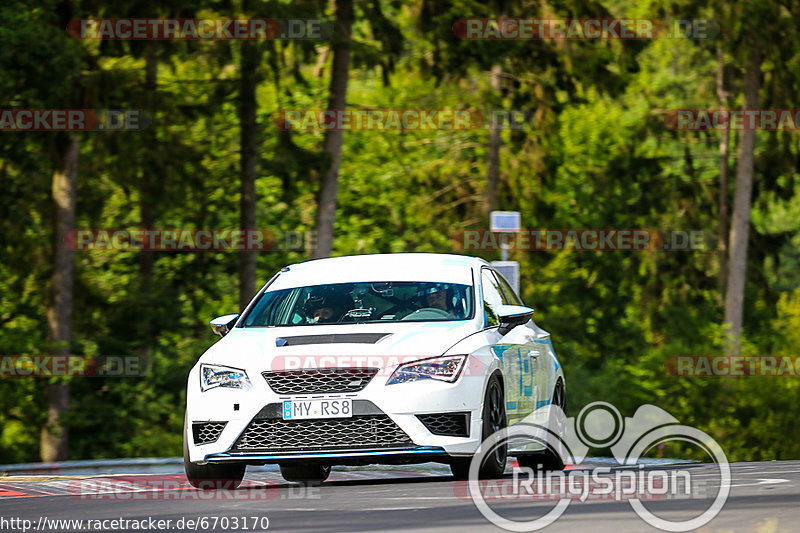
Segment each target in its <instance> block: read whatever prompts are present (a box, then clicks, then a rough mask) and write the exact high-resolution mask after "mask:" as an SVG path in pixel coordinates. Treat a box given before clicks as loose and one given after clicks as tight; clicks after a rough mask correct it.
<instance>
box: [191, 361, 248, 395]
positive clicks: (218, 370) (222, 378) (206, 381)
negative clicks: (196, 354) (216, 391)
mask: <svg viewBox="0 0 800 533" xmlns="http://www.w3.org/2000/svg"><path fill="white" fill-rule="evenodd" d="M251 386H252V385H250V379H248V377H247V372H245V371H244V370H240V369H238V368H231V367H229V366H221V365H200V390H202V391H207V390H209V389H213V388H215V387H227V388H229V389H244V390H250V387H251Z"/></svg>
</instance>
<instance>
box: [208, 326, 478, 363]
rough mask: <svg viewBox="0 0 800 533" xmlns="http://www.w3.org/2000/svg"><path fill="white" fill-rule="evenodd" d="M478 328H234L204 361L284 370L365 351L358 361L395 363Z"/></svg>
mask: <svg viewBox="0 0 800 533" xmlns="http://www.w3.org/2000/svg"><path fill="white" fill-rule="evenodd" d="M475 331H476V330H475V325H474V323H473V321H471V320H465V321H448V322H409V323H392V324H352V325H345V326H343V325H341V324H337V325H331V326H324V325H313V326H293V327H282V328H281V327H272V328H267V327H263V328H234V329H233V330H231V332H230V333H228V334H227V335H226V336H225V337H224V338H222V339H221V340H220V341H219V342H217V343H216V344H215V345H214V346H212V347H211V348H209V349H208V351H206V353H205V354H204V355H203V357H202V358H201V362H203V363H217V364H224V365H230V366H238V367H240V368H252V367H254V366H257V367H261V368H262V369H271V370H281V369H283V368H298V366H299V367H311V368H313V367H335V366H349V365H348V361H350V360H353V358H354V357H361V359H360V360H355V366H363V365H364V364H369V366H376V362H383V363H385V364H381V365H380V366H381V367H383V366H392V365H396V364H397V361H398V360H402V361H409V360H413V359H422V358H425V357H433V356H437V355H442V354H443V353H445V352H446V351H447V350H448V349H449V348H450V347H451V346H453V345H454V344H456V343H457V342H458V341H460V340H461V339H463V338H464V337H466V336H468V335H470V334H472V333H474V332H475ZM364 357H366V358H368V359H364ZM359 361H361V362H359ZM364 361H366V363H364ZM305 363H308V364H305Z"/></svg>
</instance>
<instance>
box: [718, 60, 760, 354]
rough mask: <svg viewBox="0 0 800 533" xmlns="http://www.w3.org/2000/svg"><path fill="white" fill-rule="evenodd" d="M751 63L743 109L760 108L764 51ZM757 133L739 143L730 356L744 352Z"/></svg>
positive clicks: (728, 309) (746, 133)
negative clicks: (742, 336) (744, 316)
mask: <svg viewBox="0 0 800 533" xmlns="http://www.w3.org/2000/svg"><path fill="white" fill-rule="evenodd" d="M750 54H751V55H750V64H749V65H748V66H747V72H746V74H745V80H744V82H745V83H744V109H758V90H759V83H760V77H761V50H760V48H759V47H758V46H754V47H752V48H751V52H750ZM755 145H756V131H755V130H754V129H745V130H743V131H742V134H741V142H740V143H739V154H738V164H737V165H736V192H735V194H734V200H733V218H732V221H731V222H732V223H731V230H730V239H729V243H730V262H729V273H728V291H727V294H726V295H725V322H726V323H727V324H728V328H729V329H728V332H729V338H730V345H729V347H728V348H729V349H728V351H729V353H731V354H733V355H738V354H739V352H740V351H741V339H740V336H741V334H742V315H743V310H744V285H745V275H746V273H747V239H748V232H749V230H750V196H751V193H752V190H753V167H754V152H755Z"/></svg>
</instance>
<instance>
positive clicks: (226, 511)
mask: <svg viewBox="0 0 800 533" xmlns="http://www.w3.org/2000/svg"><path fill="white" fill-rule="evenodd" d="M588 468H589V466H588V465H582V466H581V467H577V468H575V469H573V470H570V475H571V476H572V477H573V479H575V480H577V481H576V482H575V484H574V487H577V488H574V493H575V498H572V499H571V501H570V503H569V505H568V506H567V508H566V511H565V512H564V513H563V515H561V516H560V517H559V518H558V519H557V520H556V521H555V522H553V523H552V524H551V525H549V526H547V527H546V529H545V531H570V532H572V531H589V532H607V533H621V532H627V531H636V532H639V531H657V529H655V528H654V527H652V526H651V525H649V524H648V523H647V522H645V521H644V520H643V519H642V518H640V517H639V516H638V515H637V514H636V513H635V512H634V511H633V509H632V507H631V504H630V502H629V501H627V499H626V496H625V492H626V490H627V489H626V487H627V486H629V485H625V483H624V480H625V478H624V476H622V477H621V478H620V479H621V480H622V482H620V483H616V479H617V478H616V477H615V476H617V474H616V472H618V471H619V470H618V469H612V470H611V471H610V472H606V473H603V475H602V476H600V477H598V478H597V479H595V480H594V481H590V482H589V483H586V484H583V485H581V484H580V483H578V481H580V480H581V479H588V480H591V477H590V476H589V472H590V471H589V470H588ZM656 471H658V473H656V474H653V472H656ZM682 472H683V473H682ZM663 473H666V476H665V475H664V474H663ZM685 473H688V474H685ZM731 474H732V475H731V481H730V483H729V486H730V494H729V497H728V499H727V501H726V502H725V504H724V506H723V507H722V509H721V511H720V512H719V514H718V515H717V516H716V518H714V519H713V520H712V521H711V522H710V523H708V524H707V525H706V526H704V527H702V528H701V531H708V532H720V533H722V532H729V531H733V532H754V533H755V532H758V533H777V532H783V531H786V532H790V531H798V530H800V461H780V462H764V463H732V464H731ZM640 475H642V476H645V477H648V476H649V477H650V478H652V479H655V480H656V481H655V482H654V484H653V485H652V486H653V490H652V491H648V490H647V489H646V487H642V488H644V489H645V490H644V492H640V493H639V495H640V496H642V500H643V501H644V500H647V501H645V502H644V505H645V507H646V508H647V509H649V510H651V511H652V512H653V513H654V514H655V515H656V516H658V517H661V518H663V519H666V520H671V521H678V520H687V519H689V518H691V517H694V516H697V515H699V514H700V513H702V512H703V511H705V510H706V509H707V508H708V507H709V506H710V505H711V503H712V501H713V500H714V498H715V497H716V495H717V493H718V491H719V489H720V485H721V479H720V475H719V471H718V469H717V467H716V466H714V465H699V464H689V465H687V464H682V465H671V466H652V467H648V468H646V469H644V470H643V471H642V473H641V474H640ZM687 475H688V476H689V477H688V478H687V477H685V476H687ZM665 477H666V478H667V479H675V480H678V481H685V480H686V479H690V483H689V485H690V486H691V488H690V489H687V485H685V484H683V485H680V484H679V485H674V486H673V487H672V488H671V489H670V490H673V489H674V490H675V491H676V492H677V494H676V495H675V496H674V497H665V496H661V495H659V494H656V493H658V492H661V491H663V489H660V487H664V489H666V486H665V485H659V484H658V481H657V480H659V479H662V480H663V479H664V478H665ZM602 479H608V480H609V483H611V481H612V480H613V481H614V482H615V483H616V485H615V487H617V488H619V490H620V491H621V492H620V495H619V496H617V495H611V496H608V495H606V496H603V495H601V494H600V493H601V492H602V490H599V488H600V489H602V488H604V487H605V488H607V487H608V484H607V483H603V482H601V480H602ZM523 480H524V477H523ZM534 481H536V480H534ZM546 481H547V478H546V477H543V478H542V484H543V485H542V487H540V489H543V490H537V486H538V485H537V484H536V483H535V482H534V483H533V484H532V485H531V484H529V485H528V486H525V485H524V484H523V485H522V486H519V488H518V492H517V494H516V495H515V494H514V493H513V487H514V478H513V477H512V476H511V475H507V476H506V477H505V478H504V479H503V480H501V481H499V482H497V483H490V484H489V485H486V486H484V487H483V491H484V492H483V493H484V495H485V497H486V499H487V503H488V505H489V507H490V508H491V509H492V510H493V511H495V512H496V513H497V514H498V515H499V516H501V517H504V518H506V519H511V520H516V521H522V520H535V519H537V518H539V517H541V516H543V515H545V513H547V512H548V511H549V510H551V509H552V508H553V507H554V504H555V503H556V501H557V500H558V499H559V495H560V492H559V491H560V490H561V488H562V487H563V490H565V491H566V490H567V487H568V486H569V484H568V483H564V484H563V485H561V484H559V481H560V478H559V477H558V476H556V477H552V476H551V479H550V481H551V487H550V490H549V491H548V490H547V486H546V484H545V483H546ZM726 485H728V484H726ZM583 488H586V491H585V492H584V493H585V494H587V497H586V498H585V500H584V501H583V502H581V501H580V493H581V491H582V490H583ZM530 489H533V493H534V494H533V495H532V494H531V490H530ZM687 492H688V494H687ZM115 519H118V520H119V519H122V520H136V521H140V520H143V522H128V523H127V524H125V523H120V522H118V523H114V522H112V521H113V520H115ZM25 520H28V521H30V522H24V521H25ZM54 520H82V521H83V522H82V523H81V524H76V523H74V522H73V523H72V524H64V523H61V524H59V523H54V522H53V521H54ZM159 520H162V521H164V522H162V523H161V524H159V523H158V521H159ZM167 520H170V521H171V522H170V523H169V524H166V521H167ZM181 520H182V521H181ZM188 520H194V521H195V522H194V523H187V521H188ZM95 521H101V522H95ZM102 521H105V522H102ZM215 525H216V527H214V526H215ZM159 526H162V527H159ZM25 528H27V530H28V531H79V530H83V531H86V530H92V531H143V530H149V531H154V530H155V531H158V530H161V531H266V530H269V531H347V532H351V531H352V532H360V531H417V532H419V531H425V532H428V531H461V532H464V533H466V532H468V531H469V532H471V531H502V530H501V529H499V528H498V527H497V526H495V525H493V524H492V523H491V522H489V521H488V520H487V519H486V518H485V517H484V516H483V515H482V514H481V513H480V512H479V511H478V509H477V508H476V506H475V504H474V503H473V501H472V499H471V498H470V496H469V492H468V487H467V485H466V484H465V482H458V481H454V480H453V478H452V477H450V476H449V474H448V469H447V468H446V467H443V466H440V465H420V466H416V467H408V468H407V469H399V468H397V467H392V468H385V469H380V468H374V469H370V470H357V469H334V472H333V473H332V474H331V477H330V479H329V480H328V481H327V482H325V483H323V484H322V485H321V486H317V487H309V488H304V487H301V486H300V485H295V484H291V483H286V482H284V481H283V480H282V478H281V477H280V475H279V474H278V473H277V472H275V471H274V470H272V471H270V469H265V468H261V469H252V470H248V474H247V476H246V482H245V484H244V485H243V487H242V488H240V489H238V490H236V491H231V492H228V493H222V494H220V493H204V492H201V491H197V490H195V489H192V488H190V487H188V485H187V484H186V483H185V479H184V478H183V476H181V475H179V474H163V475H161V474H131V475H124V474H113V475H105V476H82V475H73V476H67V475H65V476H58V475H56V476H25V477H23V476H13V477H4V478H0V531H4V532H5V531H9V532H11V531H23V529H25Z"/></svg>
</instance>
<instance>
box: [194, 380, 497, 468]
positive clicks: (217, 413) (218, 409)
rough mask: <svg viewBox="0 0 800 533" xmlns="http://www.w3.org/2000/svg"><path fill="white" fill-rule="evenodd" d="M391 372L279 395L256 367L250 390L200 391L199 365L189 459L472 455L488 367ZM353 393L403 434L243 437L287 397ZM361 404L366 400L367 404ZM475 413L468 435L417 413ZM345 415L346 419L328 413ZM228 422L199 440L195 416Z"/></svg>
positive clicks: (375, 459)
mask: <svg viewBox="0 0 800 533" xmlns="http://www.w3.org/2000/svg"><path fill="white" fill-rule="evenodd" d="M388 374H389V373H386V375H382V373H379V374H378V375H376V376H375V378H373V379H372V381H370V382H369V383H368V384H367V386H366V387H365V388H364V389H362V390H361V391H358V392H355V393H343V394H314V395H279V394H277V393H275V392H274V391H273V390H272V389H271V388H270V387H269V386H268V384H267V383H266V381H265V380H264V379H263V378H262V376H261V375H260V374H258V373H255V372H251V371H249V370H248V375H249V376H250V379H251V381H252V383H253V387H252V389H250V390H239V389H226V388H215V389H211V390H208V391H205V392H201V391H200V387H199V374H198V369H197V367H195V369H193V370H192V372H191V373H190V376H189V387H188V392H187V410H186V413H187V421H188V424H187V426H188V431H187V433H188V434H187V435H186V437H187V442H188V450H189V459H190V461H192V462H195V463H206V462H210V463H221V462H229V461H242V462H247V463H249V464H280V463H283V462H291V461H294V460H303V461H309V460H313V461H320V462H323V461H324V462H328V463H330V464H369V463H387V464H392V463H395V464H396V463H409V462H427V461H442V462H446V461H447V459H448V457H450V456H468V455H471V454H473V453H475V450H477V448H478V446H479V445H480V434H481V408H482V398H483V391H484V388H485V376H484V375H467V376H464V375H462V376H461V377H460V378H459V379H458V380H457V381H456V382H455V383H443V382H437V381H433V380H425V381H419V382H413V383H403V384H397V385H389V386H386V381H387V379H388ZM311 398H314V399H317V398H351V399H352V400H353V414H354V417H355V416H356V415H359V414H369V413H372V414H376V413H379V414H380V415H385V416H386V417H388V419H390V420H391V422H392V423H393V424H396V425H397V427H398V428H399V429H400V430H402V433H404V434H405V436H407V439H402V440H403V442H390V443H382V444H381V445H380V446H370V444H371V443H370V442H367V441H365V442H364V443H363V444H362V443H359V444H356V445H354V446H348V445H346V444H342V443H340V444H339V445H336V446H332V447H330V448H325V449H320V448H319V447H318V446H315V447H314V448H313V449H302V446H299V447H294V448H293V449H290V450H277V449H274V448H271V449H269V450H258V449H242V448H241V446H240V445H241V437H242V436H243V434H244V433H245V431H246V430H247V429H248V427H249V426H250V425H251V423H252V422H254V421H258V420H263V419H267V418H272V419H277V417H278V416H280V415H278V414H277V413H279V412H280V411H279V410H278V409H276V406H279V405H280V404H281V402H282V401H283V400H286V399H292V400H297V399H311ZM359 406H360V407H359ZM452 412H460V413H465V414H467V419H468V421H469V422H468V428H467V429H468V431H466V434H467V435H468V436H447V435H436V434H434V433H432V432H431V431H430V430H429V428H428V427H426V425H425V424H424V423H423V422H422V421H421V420H420V419H419V418H418V417H417V415H419V414H426V413H452ZM322 420H339V419H322ZM214 421H216V422H224V423H225V424H224V427H223V429H222V431H221V432H220V433H219V436H218V437H217V439H216V440H215V441H214V442H208V443H205V444H195V441H194V439H193V434H192V427H193V424H194V423H198V422H214Z"/></svg>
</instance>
